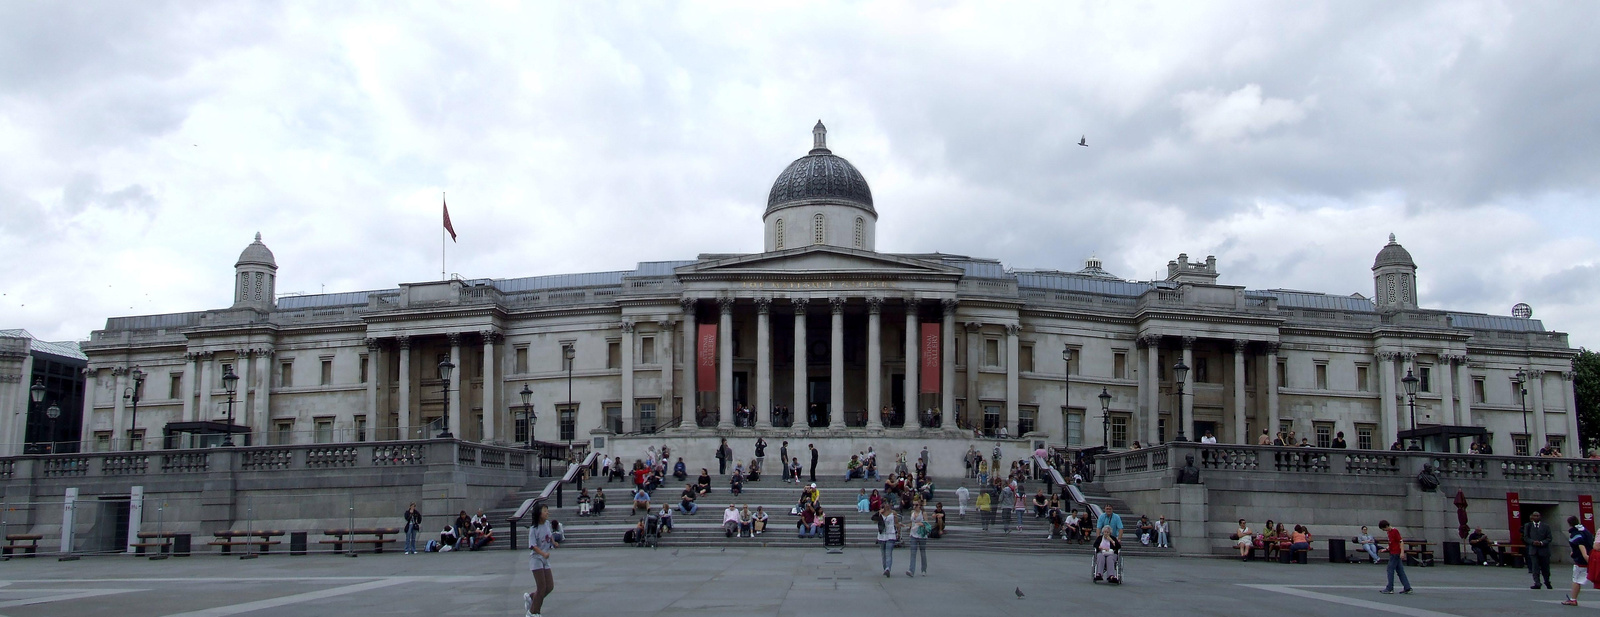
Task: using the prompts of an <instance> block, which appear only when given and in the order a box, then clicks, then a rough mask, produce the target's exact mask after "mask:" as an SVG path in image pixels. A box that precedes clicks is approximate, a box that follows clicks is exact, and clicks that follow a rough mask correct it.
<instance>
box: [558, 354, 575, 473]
mask: <svg viewBox="0 0 1600 617" xmlns="http://www.w3.org/2000/svg"><path fill="white" fill-rule="evenodd" d="M561 357H562V358H563V359H565V360H566V362H567V412H566V413H567V414H570V415H571V416H572V424H573V428H572V432H574V433H576V432H578V428H577V424H578V410H577V409H575V408H574V406H573V402H572V365H573V364H574V362H573V361H572V360H573V358H576V357H578V350H577V349H576V348H575V346H574V345H572V344H571V343H568V344H567V345H565V346H563V347H562V348H561ZM557 424H558V426H556V428H557V429H560V428H561V427H560V426H559V424H560V418H557ZM567 458H572V435H570V434H569V435H567Z"/></svg>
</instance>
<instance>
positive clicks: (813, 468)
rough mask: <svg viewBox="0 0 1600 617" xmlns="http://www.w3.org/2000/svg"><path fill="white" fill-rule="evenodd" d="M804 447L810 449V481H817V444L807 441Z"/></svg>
mask: <svg viewBox="0 0 1600 617" xmlns="http://www.w3.org/2000/svg"><path fill="white" fill-rule="evenodd" d="M806 447H807V448H810V449H811V481H812V482H816V481H817V456H818V455H817V444H814V443H808V444H806Z"/></svg>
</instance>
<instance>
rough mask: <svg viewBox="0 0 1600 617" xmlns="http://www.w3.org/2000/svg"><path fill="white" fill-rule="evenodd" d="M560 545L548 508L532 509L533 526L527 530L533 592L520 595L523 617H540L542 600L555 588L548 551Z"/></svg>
mask: <svg viewBox="0 0 1600 617" xmlns="http://www.w3.org/2000/svg"><path fill="white" fill-rule="evenodd" d="M560 545H561V543H560V542H557V541H556V536H555V531H554V530H553V529H552V525H551V523H550V506H547V505H545V504H542V503H541V504H539V505H538V506H535V507H534V509H533V526H532V528H531V529H529V530H528V550H530V551H533V553H532V554H530V555H528V568H529V569H530V570H532V571H533V583H534V590H533V592H532V593H524V594H522V608H523V612H524V613H525V616H524V617H540V612H541V611H543V610H544V599H545V597H547V596H549V595H550V592H551V591H554V590H555V588H556V582H555V577H554V576H553V575H552V574H551V572H550V551H551V550H554V549H555V548H556V547H557V546H560Z"/></svg>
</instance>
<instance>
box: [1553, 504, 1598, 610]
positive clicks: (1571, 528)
mask: <svg viewBox="0 0 1600 617" xmlns="http://www.w3.org/2000/svg"><path fill="white" fill-rule="evenodd" d="M1567 544H1569V545H1571V546H1572V592H1571V593H1568V594H1567V599H1566V600H1563V601H1562V602H1561V603H1562V604H1565V605H1567V606H1577V605H1578V592H1580V591H1583V586H1584V585H1586V584H1589V582H1590V580H1589V579H1590V576H1589V552H1590V551H1592V550H1594V532H1591V531H1589V530H1588V529H1584V528H1583V523H1582V522H1580V521H1579V520H1578V517H1576V516H1569V517H1567Z"/></svg>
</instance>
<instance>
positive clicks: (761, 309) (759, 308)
mask: <svg viewBox="0 0 1600 617" xmlns="http://www.w3.org/2000/svg"><path fill="white" fill-rule="evenodd" d="M771 312H772V298H768V297H766V296H759V297H757V298H756V313H757V314H759V315H766V314H768V313H771Z"/></svg>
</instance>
